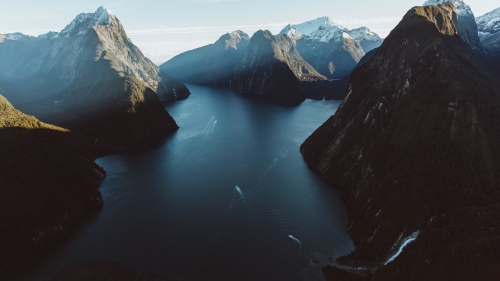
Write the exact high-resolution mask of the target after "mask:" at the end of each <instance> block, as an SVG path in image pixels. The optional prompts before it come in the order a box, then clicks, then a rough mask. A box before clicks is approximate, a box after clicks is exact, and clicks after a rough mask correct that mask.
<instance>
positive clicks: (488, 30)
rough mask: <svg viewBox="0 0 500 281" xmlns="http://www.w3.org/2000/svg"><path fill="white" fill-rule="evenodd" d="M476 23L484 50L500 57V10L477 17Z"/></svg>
mask: <svg viewBox="0 0 500 281" xmlns="http://www.w3.org/2000/svg"><path fill="white" fill-rule="evenodd" d="M476 22H477V27H478V30H479V38H480V39H481V43H482V44H483V46H484V48H485V49H486V50H487V51H488V52H490V53H492V54H494V55H496V56H498V57H500V8H498V9H495V10H493V11H491V12H489V13H487V14H485V15H482V16H480V17H477V18H476Z"/></svg>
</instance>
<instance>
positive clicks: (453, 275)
mask: <svg viewBox="0 0 500 281" xmlns="http://www.w3.org/2000/svg"><path fill="white" fill-rule="evenodd" d="M454 20H456V12H455V11H454V7H453V5H452V4H450V3H447V4H444V5H440V6H439V7H438V6H427V7H415V8H413V9H411V10H410V11H409V12H408V13H407V14H406V15H405V17H404V18H403V20H402V21H401V22H400V23H399V25H398V26H397V27H396V28H395V29H394V30H393V31H392V32H391V33H390V35H389V36H388V37H387V39H386V40H385V41H384V43H383V44H382V46H381V47H380V48H379V49H378V50H377V51H376V52H375V54H374V56H373V57H372V58H371V59H370V60H369V61H368V62H367V63H365V64H364V65H363V66H361V67H360V68H359V69H357V70H355V71H354V73H353V74H352V75H351V78H350V81H349V91H348V95H347V97H346V98H345V99H344V101H343V104H342V105H341V106H340V107H339V109H338V111H337V112H336V114H335V115H334V116H332V117H331V118H330V119H329V120H327V121H326V122H325V123H324V124H323V125H322V126H321V127H320V128H319V129H318V130H316V131H315V132H314V133H313V134H312V135H311V136H310V137H309V138H308V139H307V140H306V141H305V142H304V143H303V144H302V146H301V152H302V154H303V156H304V159H305V160H306V161H307V163H308V165H309V166H310V167H311V168H312V169H316V170H318V171H319V172H321V173H322V174H323V175H324V176H325V179H326V180H327V181H328V182H329V183H331V184H332V185H334V186H336V187H338V188H341V189H342V190H343V191H344V194H343V200H344V202H345V203H346V205H347V207H348V216H349V225H348V231H349V233H350V234H351V236H352V237H353V239H354V241H355V243H356V250H355V251H354V252H353V253H352V254H350V255H348V256H347V257H342V258H340V259H339V262H342V263H345V264H350V265H356V266H359V265H366V264H369V265H374V266H379V268H378V270H377V271H376V272H375V274H374V276H373V278H372V279H373V280H402V279H405V280H471V279H480V280H481V279H482V280H491V279H492V277H494V276H500V271H499V270H500V269H499V268H498V266H497V265H498V264H499V263H500V259H499V256H498V255H497V254H496V253H498V250H499V249H500V244H499V241H500V236H499V234H498V231H495V230H497V229H498V228H499V227H500V221H499V220H498V211H499V207H498V205H499V202H500V190H499V189H500V188H499V184H500V162H499V159H500V145H499V142H498V139H499V138H500V92H499V90H498V89H500V81H499V80H500V79H499V77H500V69H499V67H498V64H496V63H495V61H493V60H492V59H491V57H489V56H488V55H486V54H485V53H484V52H482V51H476V50H474V49H472V47H471V46H470V45H469V44H468V43H465V42H464V41H463V40H462V39H461V37H460V34H459V33H458V31H457V28H456V26H455V24H454ZM411 237H414V238H413V239H415V241H413V242H411V243H410V244H408V246H407V247H406V248H404V250H403V251H402V253H401V254H400V255H399V257H397V258H395V259H394V260H393V261H390V262H388V261H389V260H390V259H389V258H390V257H392V256H394V255H395V254H396V253H397V252H398V249H400V248H401V247H402V245H406V244H405V243H406V241H411V240H409V239H410V238H411ZM386 263H387V265H385V264H386Z"/></svg>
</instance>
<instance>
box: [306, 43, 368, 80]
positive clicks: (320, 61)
mask: <svg viewBox="0 0 500 281" xmlns="http://www.w3.org/2000/svg"><path fill="white" fill-rule="evenodd" d="M297 51H298V53H299V54H300V55H301V56H302V57H303V58H304V60H306V61H307V62H308V63H309V64H310V65H311V66H312V67H314V69H316V70H317V71H318V72H319V73H321V74H322V75H324V76H326V77H328V78H330V79H340V78H343V77H345V76H346V75H348V74H349V73H350V72H351V71H352V70H353V69H354V68H355V67H356V65H357V64H358V62H359V60H360V59H361V58H362V57H363V56H364V55H365V52H364V51H363V48H362V47H361V45H359V43H358V42H357V41H356V40H354V39H352V38H344V39H343V40H341V41H335V40H330V41H329V42H320V43H315V44H312V42H310V41H309V40H307V39H306V38H304V37H303V38H301V39H299V40H297Z"/></svg>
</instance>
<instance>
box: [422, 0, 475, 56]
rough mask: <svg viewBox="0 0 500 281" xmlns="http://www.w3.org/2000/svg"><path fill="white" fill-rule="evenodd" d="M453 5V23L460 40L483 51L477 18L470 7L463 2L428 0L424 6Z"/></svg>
mask: <svg viewBox="0 0 500 281" xmlns="http://www.w3.org/2000/svg"><path fill="white" fill-rule="evenodd" d="M448 2H449V3H452V4H453V11H454V12H455V13H454V15H453V19H452V20H453V23H454V24H455V27H456V28H457V31H458V33H459V34H460V38H462V40H463V41H464V42H465V43H467V44H469V46H470V47H471V48H472V49H473V50H476V51H483V47H482V45H481V41H480V40H479V36H478V29H477V24H476V18H475V17H474V13H473V12H472V9H471V8H470V6H469V5H467V4H466V3H465V2H464V1H462V0H428V1H426V2H425V3H424V6H428V5H440V4H444V3H448Z"/></svg>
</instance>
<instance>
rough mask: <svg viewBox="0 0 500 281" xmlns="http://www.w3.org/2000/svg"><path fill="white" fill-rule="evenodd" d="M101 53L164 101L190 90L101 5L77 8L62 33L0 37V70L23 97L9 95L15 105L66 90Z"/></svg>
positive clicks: (113, 67)
mask: <svg viewBox="0 0 500 281" xmlns="http://www.w3.org/2000/svg"><path fill="white" fill-rule="evenodd" d="M104 56H106V57H107V58H108V59H109V60H111V61H112V63H111V64H110V65H109V66H108V67H109V68H110V70H113V72H114V73H113V74H112V75H118V76H131V77H135V78H136V79H138V80H141V81H142V82H143V83H145V84H146V85H147V86H148V87H150V88H151V89H153V90H154V91H155V92H156V93H157V94H158V95H159V96H160V99H161V100H162V101H164V102H166V101H174V100H176V99H182V98H186V97H187V96H188V95H189V91H188V90H187V88H186V87H185V86H184V85H182V83H180V82H178V81H175V80H174V79H173V78H171V77H169V76H168V74H166V73H162V72H161V71H160V69H159V67H158V66H156V65H155V64H154V63H153V62H152V61H151V60H149V59H148V58H146V57H145V56H144V55H143V54H142V52H141V51H140V50H139V48H137V47H136V46H135V45H134V44H133V43H132V41H130V39H129V38H128V36H127V34H126V32H125V29H124V28H123V26H122V24H121V22H120V21H119V20H118V18H117V17H116V16H115V15H114V14H113V13H111V12H110V11H109V10H108V9H106V8H103V7H100V8H99V9H97V11H96V12H95V13H87V14H86V13H82V14H79V15H78V16H77V17H76V18H75V19H74V20H73V21H72V22H71V23H70V24H69V25H68V26H66V28H64V29H63V30H62V31H61V32H60V33H57V32H50V33H47V34H43V35H40V36H38V37H32V36H27V35H23V34H20V33H15V34H7V36H6V37H5V38H4V39H3V40H0V71H2V72H3V73H4V74H5V75H6V76H7V78H8V79H9V81H10V82H12V83H15V84H17V85H16V86H17V87H18V88H19V89H18V90H19V91H18V93H17V95H21V94H22V95H23V97H22V98H20V97H17V96H13V97H10V96H9V97H8V98H11V99H12V100H14V98H15V101H16V102H15V103H14V105H16V106H18V103H19V102H20V101H24V102H29V101H33V100H39V99H41V98H50V96H52V95H54V94H58V93H60V92H62V91H66V90H68V89H69V90H70V89H71V86H72V84H75V83H79V82H78V80H79V79H81V77H82V76H83V77H85V76H86V75H88V74H92V73H93V70H94V69H93V66H94V65H93V62H96V61H98V60H100V59H101V58H102V57H104ZM96 74H102V73H96ZM107 74H108V75H109V74H110V73H107ZM93 78H94V79H95V80H101V79H110V78H113V76H111V77H106V76H104V77H102V76H97V75H94V76H93ZM171 82H173V83H171ZM35 93H36V94H35ZM92 98H98V97H92Z"/></svg>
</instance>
